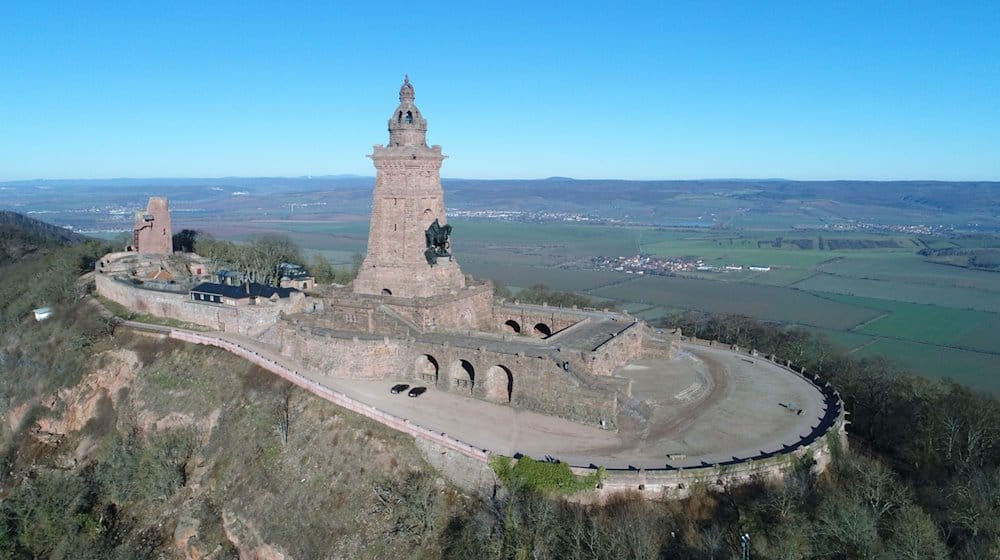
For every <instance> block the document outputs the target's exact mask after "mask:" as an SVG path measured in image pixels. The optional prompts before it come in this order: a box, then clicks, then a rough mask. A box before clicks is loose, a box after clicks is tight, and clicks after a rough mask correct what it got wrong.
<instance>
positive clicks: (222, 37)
mask: <svg viewBox="0 0 1000 560" xmlns="http://www.w3.org/2000/svg"><path fill="white" fill-rule="evenodd" d="M285 4H295V5H294V6H286V5H285ZM479 4H483V5H482V6H479ZM154 5H155V6H156V7H151V6H154ZM404 73H409V75H410V78H411V80H412V82H413V84H414V87H415V88H416V95H417V105H418V106H419V107H420V108H421V110H422V111H423V113H424V116H425V117H427V119H428V122H429V126H430V132H429V133H428V140H429V142H430V143H432V144H441V145H442V146H443V148H444V151H445V153H446V154H448V155H449V156H450V158H449V159H448V160H446V161H445V165H444V168H443V170H442V174H443V175H444V176H446V177H467V178H532V177H548V176H554V175H560V176H571V177H578V178H626V179H685V178H708V177H745V178H751V177H757V178H759V177H785V178H790V179H836V178H846V179H943V180H998V179H1000V4H998V3H997V2H996V1H982V2H960V1H947V2H946V1H940V0H932V1H926V2H915V1H914V2H879V1H876V0H866V1H857V2H822V1H802V0H797V1H789V2H765V1H756V2H745V1H739V2H707V1H706V2H672V1H666V0H664V1H661V2H648V3H645V2H607V3H587V2H582V1H577V2H558V3H556V2H551V3H550V2H540V1H534V2H523V3H520V2H489V3H479V2H468V1H463V2H455V3H450V4H449V3H438V2H430V1H423V2H405V3H394V2H382V1H379V2H332V1H330V2H317V3H315V4H311V3H310V4H305V3H302V4H300V3H292V2H288V3H285V2H269V3H266V4H265V3H249V5H246V4H245V3H243V2H234V3H224V2H192V3H184V2H114V3H108V4H104V3H100V2H96V1H88V2H69V1H66V2H52V3H49V2H41V1H38V2H35V1H30V2H28V1H23V2H22V1H11V0H3V2H2V3H0V181H2V180H16V179H29V178H103V177H218V176H279V175H280V176H299V175H325V174H340V173H356V174H364V175H372V174H374V170H373V168H372V167H371V163H370V161H369V160H368V159H367V158H365V157H364V156H365V155H366V154H368V153H370V152H371V146H372V144H377V143H384V142H386V141H387V133H386V131H385V125H386V120H387V119H388V117H389V115H390V113H391V112H392V110H393V108H394V107H395V106H396V103H397V95H398V88H399V85H400V83H401V81H402V78H403V74H404Z"/></svg>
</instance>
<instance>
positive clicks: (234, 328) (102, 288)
mask: <svg viewBox="0 0 1000 560" xmlns="http://www.w3.org/2000/svg"><path fill="white" fill-rule="evenodd" d="M94 282H95V285H96V288H97V293H98V294H99V295H101V296H103V297H106V298H108V299H109V300H111V301H114V302H116V303H118V304H120V305H122V306H124V307H126V308H127V309H129V310H131V311H134V312H136V313H149V314H151V315H156V316H157V317H165V318H170V319H176V320H178V321H183V322H185V323H192V324H195V325H201V326H203V327H207V328H210V329H218V330H222V331H226V332H234V333H239V334H244V335H247V336H254V337H256V336H260V335H262V334H263V333H264V332H265V331H267V330H268V329H270V328H271V327H272V326H273V325H274V324H275V323H276V322H277V320H278V318H279V317H280V316H281V314H282V313H294V312H297V311H303V310H304V308H306V307H307V306H308V305H309V303H308V302H307V300H306V297H305V296H304V295H303V294H301V293H293V294H292V297H289V298H288V301H281V302H278V303H272V302H266V303H265V304H263V305H247V306H240V307H234V306H226V305H220V304H211V303H201V302H195V301H192V300H191V296H190V295H188V294H183V293H176V292H166V291H159V290H150V289H146V288H142V287H140V286H136V285H135V284H132V283H131V282H129V281H126V280H121V279H119V278H116V277H114V276H111V275H108V274H95V275H94Z"/></svg>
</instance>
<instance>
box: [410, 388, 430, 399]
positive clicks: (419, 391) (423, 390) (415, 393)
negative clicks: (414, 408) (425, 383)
mask: <svg viewBox="0 0 1000 560" xmlns="http://www.w3.org/2000/svg"><path fill="white" fill-rule="evenodd" d="M426 392H427V387H414V388H412V389H410V392H409V393H407V395H409V396H411V397H419V396H420V395H423V394H424V393H426Z"/></svg>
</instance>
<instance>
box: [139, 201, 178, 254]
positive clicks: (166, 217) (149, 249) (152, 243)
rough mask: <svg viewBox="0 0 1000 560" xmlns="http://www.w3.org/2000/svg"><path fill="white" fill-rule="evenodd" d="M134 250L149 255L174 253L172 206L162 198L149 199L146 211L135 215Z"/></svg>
mask: <svg viewBox="0 0 1000 560" xmlns="http://www.w3.org/2000/svg"><path fill="white" fill-rule="evenodd" d="M132 250H133V251H136V252H138V253H145V254H149V255H170V254H172V253H173V252H174V242H173V232H172V231H171V230H170V206H169V205H168V204H167V199H166V198H164V197H162V196H153V197H150V198H149V202H148V203H147V204H146V211H145V212H143V211H141V210H140V211H138V212H136V213H135V227H133V228H132Z"/></svg>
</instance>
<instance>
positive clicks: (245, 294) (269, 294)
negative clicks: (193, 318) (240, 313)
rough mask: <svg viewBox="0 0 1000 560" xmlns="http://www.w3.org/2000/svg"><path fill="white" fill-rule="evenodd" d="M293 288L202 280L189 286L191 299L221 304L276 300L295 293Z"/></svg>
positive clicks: (250, 303)
mask: <svg viewBox="0 0 1000 560" xmlns="http://www.w3.org/2000/svg"><path fill="white" fill-rule="evenodd" d="M297 292H298V290H296V289H295V288H276V287H274V286H268V285H265V284H257V283H249V284H244V285H242V286H230V285H228V284H216V283H214V282H203V283H201V284H198V285H197V286H195V287H194V288H191V292H190V293H191V299H192V300H193V301H197V302H204V303H220V304H222V305H236V306H240V305H256V304H257V303H258V300H260V299H265V300H269V301H272V302H277V301H278V300H281V299H286V298H289V297H291V295H292V294H293V293H297Z"/></svg>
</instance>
